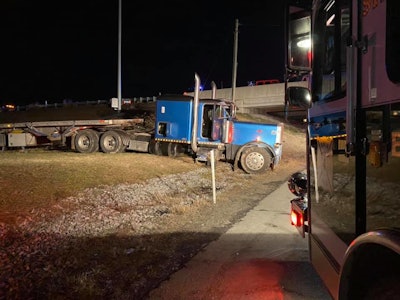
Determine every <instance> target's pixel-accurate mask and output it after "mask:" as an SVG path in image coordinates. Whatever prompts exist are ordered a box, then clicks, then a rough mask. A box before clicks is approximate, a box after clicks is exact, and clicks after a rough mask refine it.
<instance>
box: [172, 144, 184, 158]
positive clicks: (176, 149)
mask: <svg viewBox="0 0 400 300" xmlns="http://www.w3.org/2000/svg"><path fill="white" fill-rule="evenodd" d="M184 152H185V149H184V148H183V146H182V144H179V143H169V144H168V156H170V157H178V156H181V155H182V154H183V153H184Z"/></svg>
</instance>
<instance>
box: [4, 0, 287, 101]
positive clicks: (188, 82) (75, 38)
mask: <svg viewBox="0 0 400 300" xmlns="http://www.w3.org/2000/svg"><path fill="white" fill-rule="evenodd" d="M122 10H123V15H122V97H123V98H133V97H140V96H157V95H158V94H159V93H161V94H164V93H183V92H184V91H188V90H190V89H192V88H193V82H194V73H195V72H196V73H198V74H199V76H200V78H201V81H202V84H204V85H205V88H206V89H209V88H210V83H211V81H214V82H215V83H216V84H217V87H218V88H223V87H225V88H227V87H231V81H232V63H233V41H234V25H235V19H236V18H237V19H239V23H240V26H239V39H238V41H239V47H238V69H237V86H244V85H247V82H248V81H251V80H259V79H272V78H277V79H280V80H283V74H284V43H283V11H284V8H283V3H282V1H267V0H263V1H241V2H240V4H234V2H232V1H218V3H217V1H208V0H205V1H196V2H194V1H178V0H175V1H163V2H161V1H160V2H155V1H133V0H129V1H128V0H122ZM0 32H1V35H0V36H1V48H2V50H1V52H2V55H0V104H5V103H15V104H29V103H35V102H44V101H45V100H47V101H48V102H50V103H51V102H61V101H63V99H72V100H77V101H82V100H98V99H106V100H108V99H110V98H111V97H117V91H118V90H117V68H118V0H80V1H76V0H70V1H63V0H53V1H47V0H46V1H43V0H36V1H32V0H2V1H1V3H0Z"/></svg>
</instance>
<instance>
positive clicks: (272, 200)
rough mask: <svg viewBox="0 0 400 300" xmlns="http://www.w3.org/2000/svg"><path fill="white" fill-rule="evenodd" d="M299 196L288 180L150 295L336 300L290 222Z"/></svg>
mask: <svg viewBox="0 0 400 300" xmlns="http://www.w3.org/2000/svg"><path fill="white" fill-rule="evenodd" d="M293 198H294V196H293V195H292V194H291V193H290V192H289V190H288V188H287V184H286V183H284V184H282V185H281V186H280V187H279V188H278V189H277V190H275V191H274V192H273V193H271V194H270V195H269V196H267V197H266V198H264V199H263V200H262V201H261V202H260V203H259V204H258V205H257V206H256V207H255V208H254V209H253V210H251V211H250V212H248V213H247V215H246V216H245V217H244V218H243V219H242V220H241V221H240V222H238V223H236V224H235V225H234V226H233V227H232V228H231V229H229V230H228V231H227V232H226V233H225V234H224V235H222V236H221V237H220V238H219V239H218V240H216V241H214V242H212V243H210V244H209V245H208V246H207V247H206V248H204V250H203V251H202V252H200V253H198V254H197V255H196V256H195V257H193V258H192V260H191V261H190V262H189V263H187V264H186V266H185V267H184V268H182V269H181V270H179V271H177V272H176V273H174V274H173V275H172V276H171V278H170V279H169V280H167V281H164V282H163V283H162V284H161V285H160V286H159V287H158V288H157V289H155V290H153V291H152V292H151V293H150V294H149V296H148V299H149V300H157V299H160V300H163V299H165V300H166V299H168V300H171V299H176V300H180V299H182V300H183V299H185V300H186V299H191V300H208V299H218V300H224V299H226V300H228V299H229V300H239V299H243V300H245V299H246V300H247V299H254V300H255V299H268V300H269V299H271V300H273V299H279V300H303V299H304V300H306V299H307V300H311V299H318V300H325V299H326V300H329V299H332V298H331V296H330V295H329V294H328V292H327V290H326V289H325V287H324V286H323V283H322V282H321V280H320V279H319V277H318V275H317V274H316V273H315V271H314V269H313V268H312V266H311V264H310V263H309V258H308V245H307V239H306V238H305V239H303V238H302V237H301V236H300V234H299V233H298V232H297V230H296V229H295V228H294V227H293V226H292V225H290V221H289V209H290V200H291V199H293Z"/></svg>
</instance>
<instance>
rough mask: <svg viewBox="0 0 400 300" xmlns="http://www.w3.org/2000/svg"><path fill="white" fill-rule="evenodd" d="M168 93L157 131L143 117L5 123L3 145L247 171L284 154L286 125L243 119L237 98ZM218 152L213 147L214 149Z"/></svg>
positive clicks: (0, 130) (159, 108) (268, 165)
mask: <svg viewBox="0 0 400 300" xmlns="http://www.w3.org/2000/svg"><path fill="white" fill-rule="evenodd" d="M199 86H200V79H199V77H198V76H197V74H196V75H195V93H194V96H187V95H166V96H159V97H158V98H157V100H156V108H155V123H154V128H153V129H152V130H150V131H149V130H143V129H141V128H143V127H141V126H140V125H141V124H142V123H143V122H144V120H143V119H110V120H74V121H48V122H24V123H13V124H0V147H2V148H3V149H6V148H8V147H10V148H11V147H22V148H24V147H29V146H38V145H46V144H51V145H59V146H63V147H67V148H69V149H71V150H74V151H76V152H80V153H91V152H97V151H99V150H100V151H102V152H104V153H117V152H124V151H135V152H146V153H153V154H156V155H168V156H171V157H176V156H179V155H182V154H186V155H191V156H192V157H193V158H194V159H195V160H196V161H201V162H205V163H209V162H210V155H211V153H212V154H213V155H214V158H215V160H216V161H218V160H222V161H226V162H229V163H231V164H232V166H233V168H234V169H236V168H241V169H243V170H244V171H245V172H247V173H262V172H265V171H266V170H268V169H273V168H274V167H275V166H276V165H277V164H278V163H279V161H280V159H281V155H282V131H283V124H263V123H252V122H240V121H238V120H237V118H236V106H235V104H234V103H233V102H232V101H228V100H221V99H215V98H211V99H199ZM211 151H213V152H211Z"/></svg>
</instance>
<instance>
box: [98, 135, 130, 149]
mask: <svg viewBox="0 0 400 300" xmlns="http://www.w3.org/2000/svg"><path fill="white" fill-rule="evenodd" d="M123 147H124V145H123V143H122V137H121V135H120V134H119V133H118V132H116V131H113V130H109V131H106V132H104V133H103V134H102V135H101V137H100V148H101V151H103V152H104V153H118V152H121V149H122V148H123Z"/></svg>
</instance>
